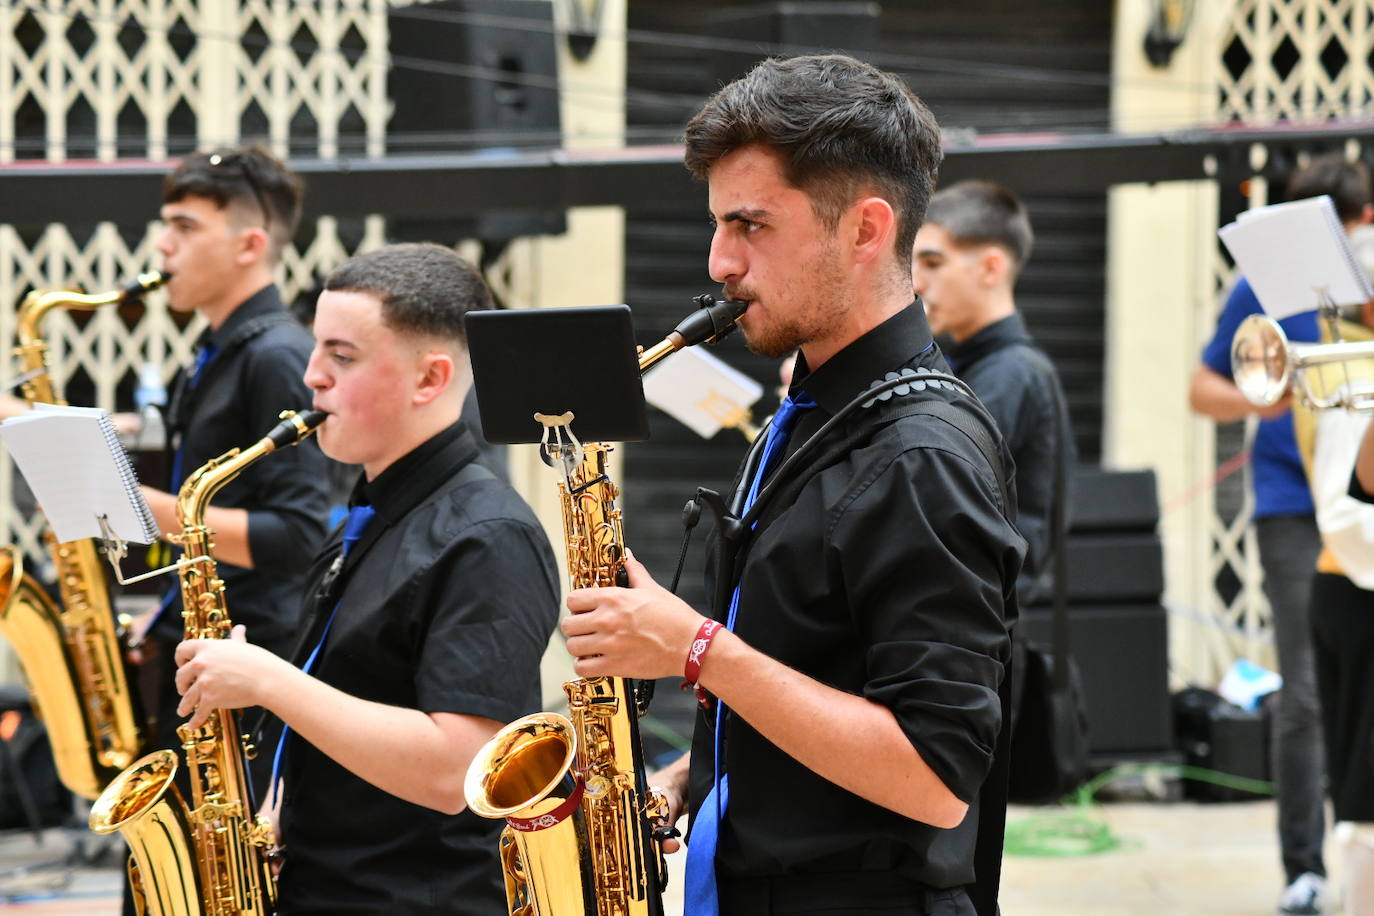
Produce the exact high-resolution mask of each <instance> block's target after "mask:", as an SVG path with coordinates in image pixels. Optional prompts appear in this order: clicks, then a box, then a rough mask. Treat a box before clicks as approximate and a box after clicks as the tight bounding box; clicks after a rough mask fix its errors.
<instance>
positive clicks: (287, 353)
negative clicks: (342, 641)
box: [156, 286, 329, 645]
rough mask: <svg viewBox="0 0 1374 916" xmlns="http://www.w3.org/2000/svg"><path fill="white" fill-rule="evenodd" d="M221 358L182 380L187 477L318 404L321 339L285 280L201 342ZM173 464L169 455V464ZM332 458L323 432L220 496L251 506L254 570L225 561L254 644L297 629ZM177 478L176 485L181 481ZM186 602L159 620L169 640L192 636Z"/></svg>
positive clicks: (180, 436)
mask: <svg viewBox="0 0 1374 916" xmlns="http://www.w3.org/2000/svg"><path fill="white" fill-rule="evenodd" d="M207 343H208V344H211V345H213V346H214V347H215V356H214V357H213V358H212V359H211V360H210V361H209V362H208V363H207V364H206V365H205V368H204V369H203V370H202V371H201V374H200V377H199V379H198V380H197V382H196V384H195V386H194V387H191V386H189V385H188V384H187V379H188V373H187V371H186V370H183V371H181V372H180V373H178V374H177V376H176V378H175V379H174V380H173V382H172V398H171V403H170V405H169V408H168V414H167V419H168V436H169V442H168V445H169V447H170V448H171V449H172V450H173V451H175V450H176V449H177V448H178V447H179V448H181V449H182V451H183V456H182V462H181V465H182V469H183V475H184V476H189V475H190V474H191V473H192V472H193V471H194V470H195V469H196V468H199V467H200V466H201V465H203V464H205V463H206V462H207V461H209V460H210V459H211V458H218V457H219V456H220V455H223V454H224V453H225V452H227V451H229V450H230V449H233V448H246V447H247V446H250V445H252V444H253V443H254V442H257V441H258V440H259V439H261V438H262V437H263V436H264V435H266V434H267V432H268V431H269V430H270V429H272V427H273V426H275V425H276V424H277V423H278V422H279V421H278V415H279V414H280V413H281V412H282V411H283V410H304V409H306V408H308V407H309V406H310V403H311V398H312V395H311V392H310V389H309V388H307V387H306V385H305V381H304V376H305V366H306V363H307V362H309V360H310V351H311V349H312V348H313V346H314V341H313V339H312V338H311V336H310V332H309V331H307V330H306V329H305V328H304V327H303V326H302V325H301V324H300V323H299V322H298V321H296V320H295V319H294V318H293V317H292V316H291V314H290V313H289V312H288V311H287V310H286V309H285V307H284V306H283V305H282V301H281V296H280V295H279V294H278V292H277V288H276V287H275V286H267V287H264V288H263V289H262V290H260V291H259V292H258V293H256V294H255V295H253V296H252V297H251V298H249V299H248V300H247V301H245V302H244V303H243V304H242V305H240V306H239V307H238V308H237V309H235V310H234V311H233V313H232V314H230V316H229V317H228V318H227V319H225V321H224V323H223V324H221V325H220V326H219V327H218V328H216V329H214V330H213V331H212V330H208V329H207V330H206V332H205V333H204V334H203V335H201V337H200V339H199V340H198V341H197V344H198V345H199V344H207ZM171 466H172V463H171V462H170V461H169V462H168V468H169V473H170V468H171ZM328 467H329V459H328V458H326V457H325V455H324V453H323V452H321V451H320V447H319V445H318V444H317V443H316V442H315V439H314V437H311V438H310V439H307V440H306V441H304V442H302V443H300V444H299V445H296V446H294V447H292V448H284V449H279V450H278V451H275V452H273V453H272V454H270V455H268V456H267V457H265V458H263V459H262V460H261V461H259V462H257V463H256V464H253V465H250V466H249V467H247V468H245V469H244V470H243V472H242V473H240V474H239V475H238V477H236V478H234V479H233V480H232V481H230V482H229V483H228V484H227V485H226V486H225V487H224V488H223V489H222V490H220V491H219V492H218V493H216V494H215V497H214V499H213V500H212V502H211V504H212V505H214V506H218V507H224V508H228V509H246V510H248V546H249V551H250V553H251V554H252V556H253V568H252V569H245V568H243V567H241V566H235V565H233V564H232V563H224V562H221V563H219V564H218V573H219V576H220V578H222V579H223V580H224V585H225V589H226V592H227V594H228V596H229V597H228V601H229V616H230V617H231V618H232V619H233V621H234V622H235V623H242V624H244V625H246V626H247V627H248V639H249V641H250V642H254V643H259V644H265V645H273V644H279V643H281V642H282V641H284V640H289V639H290V638H291V636H292V634H294V633H295V631H296V623H297V619H298V611H299V608H300V605H301V598H302V595H303V591H302V589H303V585H304V580H305V573H306V570H307V569H308V568H309V566H310V561H311V559H313V558H314V556H315V552H316V551H317V550H319V548H320V544H321V543H322V542H323V540H324V535H325V532H326V528H327V524H328V518H329V473H328ZM167 485H168V487H169V488H172V490H173V492H175V483H174V482H173V481H170V480H169V481H168V482H167ZM179 610H180V602H179V601H178V602H177V606H176V607H174V608H172V609H170V610H169V612H168V613H165V614H163V615H162V617H161V618H160V619H159V620H158V623H157V627H156V633H157V635H158V636H159V637H160V638H162V639H163V640H165V641H167V642H173V643H174V642H178V641H180V639H181V637H182V620H181V615H180V614H179V613H178V611H179Z"/></svg>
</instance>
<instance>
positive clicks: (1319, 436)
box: [1312, 409, 1374, 589]
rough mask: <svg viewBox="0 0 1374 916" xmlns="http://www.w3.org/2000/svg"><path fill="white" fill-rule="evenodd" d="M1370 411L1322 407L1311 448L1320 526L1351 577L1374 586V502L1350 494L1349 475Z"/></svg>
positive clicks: (1326, 540)
mask: <svg viewBox="0 0 1374 916" xmlns="http://www.w3.org/2000/svg"><path fill="white" fill-rule="evenodd" d="M1369 421H1370V417H1369V414H1368V413H1366V412H1354V411H1347V410H1341V409H1337V410H1323V411H1319V412H1318V413H1317V433H1316V445H1315V447H1314V448H1313V451H1312V501H1313V503H1314V504H1315V505H1316V512H1317V528H1318V529H1320V530H1321V535H1322V543H1323V544H1325V545H1326V546H1327V547H1328V548H1329V549H1330V550H1331V552H1332V553H1333V554H1335V556H1336V560H1337V561H1338V562H1339V563H1340V564H1341V569H1343V570H1344V571H1345V574H1346V576H1347V577H1348V578H1349V579H1350V581H1351V582H1354V583H1355V584H1356V585H1358V586H1359V587H1360V588H1364V589H1374V505H1371V504H1370V503H1364V502H1360V501H1359V500H1357V499H1355V498H1354V497H1352V496H1351V495H1350V492H1349V491H1350V475H1351V473H1352V472H1353V471H1354V469H1355V456H1356V455H1357V454H1359V451H1360V441H1361V439H1363V438H1364V431H1365V427H1367V426H1368V425H1369Z"/></svg>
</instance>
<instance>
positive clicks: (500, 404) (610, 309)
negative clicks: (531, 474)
mask: <svg viewBox="0 0 1374 916" xmlns="http://www.w3.org/2000/svg"><path fill="white" fill-rule="evenodd" d="M464 322H465V324H466V327H467V336H468V351H469V353H470V354H471V357H472V377H473V384H474V385H475V386H476V389H477V403H478V406H479V407H480V409H481V416H482V431H483V433H484V434H485V436H486V438H487V441H489V442H498V443H528V442H541V441H546V439H545V437H546V434H547V432H548V427H547V426H546V425H545V424H542V423H540V422H539V421H538V420H536V419H535V414H540V415H542V416H545V417H555V416H558V415H561V414H566V413H569V412H571V413H572V414H573V420H572V423H571V427H572V428H573V429H574V430H575V431H576V435H577V437H578V438H580V439H582V440H583V441H597V442H632V441H635V440H639V439H647V438H649V417H648V411H647V409H646V408H645V405H644V388H643V386H642V385H641V384H640V380H639V359H638V357H637V355H636V351H635V339H634V325H633V324H632V323H631V321H630V308H629V306H625V305H605V306H593V307H590V308H550V309H512V310H505V311H480V312H469V313H468V314H467V315H466V316H465V319H464Z"/></svg>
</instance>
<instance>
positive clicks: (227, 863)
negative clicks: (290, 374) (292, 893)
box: [90, 410, 326, 916]
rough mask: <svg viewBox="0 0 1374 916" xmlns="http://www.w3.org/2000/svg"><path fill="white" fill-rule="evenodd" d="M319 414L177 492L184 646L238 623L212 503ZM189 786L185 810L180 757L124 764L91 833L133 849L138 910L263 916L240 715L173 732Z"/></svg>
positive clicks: (263, 866) (259, 828) (264, 838)
mask: <svg viewBox="0 0 1374 916" xmlns="http://www.w3.org/2000/svg"><path fill="white" fill-rule="evenodd" d="M325 416H326V414H325V413H324V412H323V411H318V410H307V411H304V412H302V413H299V414H297V413H293V412H292V411H286V412H285V413H283V414H282V422H280V423H278V424H277V425H276V426H275V427H273V429H272V431H271V432H269V433H268V434H267V435H266V436H264V437H263V438H262V439H260V440H258V442H257V443H256V444H254V445H252V446H250V447H249V448H247V449H244V450H242V451H240V450H239V449H233V450H232V451H229V452H226V453H225V454H223V455H221V456H220V457H218V458H214V459H211V460H210V461H209V462H207V463H206V464H205V465H204V466H202V467H201V468H199V469H198V470H197V471H196V472H195V473H194V474H192V475H191V476H190V477H188V478H187V479H186V482H185V483H184V484H182V486H181V491H180V492H179V493H178V494H177V507H176V511H177V521H178V522H179V523H180V525H181V533H180V534H177V535H173V536H172V538H171V540H172V541H174V542H175V543H177V544H179V545H181V549H182V552H183V556H184V559H183V560H182V561H181V562H180V564H179V567H180V568H179V574H180V577H181V600H182V607H183V610H182V617H183V619H184V620H185V621H186V629H185V633H186V638H187V639H227V638H228V637H229V635H230V631H231V630H232V628H233V624H232V623H231V622H230V620H229V612H228V608H227V606H226V604H225V600H224V581H223V580H222V579H220V578H219V576H218V575H217V574H216V564H215V560H214V557H213V556H212V554H211V551H212V550H213V549H214V541H213V540H212V538H213V535H214V531H213V530H212V529H210V528H207V527H206V526H205V524H204V518H205V507H206V506H207V505H208V504H209V502H210V499H211V497H213V496H214V495H215V493H216V492H218V491H219V490H220V488H221V487H223V486H224V485H225V484H227V483H229V482H230V481H231V480H233V479H234V478H235V477H237V476H238V475H239V473H240V472H241V471H243V469H244V468H246V467H248V466H249V465H251V464H253V463H254V462H256V461H258V460H260V459H261V458H263V457H264V456H266V455H267V454H268V453H270V452H273V451H275V450H276V449H278V448H283V447H285V446H288V445H294V444H296V443H297V442H300V441H302V440H304V439H305V438H306V437H307V436H309V435H310V434H311V433H312V432H314V431H315V428H316V427H317V426H319V425H320V423H322V422H323V421H324V419H325ZM177 735H178V736H179V737H180V738H181V749H182V751H184V752H185V754H186V764H187V767H188V771H189V775H190V781H191V804H190V805H189V806H188V805H187V804H186V802H185V800H184V799H183V798H182V796H181V792H180V790H179V789H178V788H177V787H176V785H175V784H174V782H173V779H174V777H175V775H176V770H177V755H176V753H175V752H173V751H170V750H161V751H155V752H154V753H152V754H149V755H148V756H146V757H144V758H142V759H141V760H139V761H138V762H137V763H135V764H134V765H133V766H131V767H129V768H128V769H127V770H125V771H124V772H123V773H121V774H120V775H119V776H118V777H116V778H115V780H114V781H113V782H111V783H110V785H109V786H108V787H107V788H106V789H105V791H104V792H102V793H101V795H100V797H99V798H98V799H96V801H95V804H94V806H93V807H92V808H91V817H90V827H91V829H92V830H94V831H95V832H96V833H99V834H108V833H113V832H115V831H116V830H118V831H120V832H121V833H123V834H124V839H125V841H126V842H128V844H129V849H130V859H129V877H130V884H131V886H132V887H133V890H134V898H135V902H136V904H137V906H138V911H139V913H140V914H147V916H269V914H270V913H271V912H272V910H273V908H274V906H275V902H276V890H277V885H276V879H275V878H274V877H273V875H272V871H271V868H270V866H269V864H268V859H267V853H268V851H269V850H270V849H271V847H272V845H273V839H272V826H271V824H270V823H268V821H267V819H266V818H263V817H258V816H256V812H254V811H252V810H250V808H251V805H252V802H251V799H250V795H249V792H248V783H247V773H246V771H245V762H246V758H247V757H248V756H250V755H251V754H252V752H253V748H252V747H251V746H250V745H249V744H248V738H247V736H246V735H244V736H241V735H240V734H239V729H238V711H237V710H232V709H219V710H216V711H215V713H214V714H213V715H212V716H211V717H210V719H209V721H207V722H206V723H205V724H204V725H203V726H201V727H200V728H197V729H191V728H188V727H186V726H184V725H183V726H182V727H180V728H178V729H177Z"/></svg>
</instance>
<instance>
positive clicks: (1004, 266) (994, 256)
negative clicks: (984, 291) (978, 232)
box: [978, 245, 1011, 286]
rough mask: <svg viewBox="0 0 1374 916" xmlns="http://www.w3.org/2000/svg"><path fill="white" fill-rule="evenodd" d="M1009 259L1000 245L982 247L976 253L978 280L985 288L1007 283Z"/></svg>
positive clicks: (1009, 268) (1009, 269) (1009, 270)
mask: <svg viewBox="0 0 1374 916" xmlns="http://www.w3.org/2000/svg"><path fill="white" fill-rule="evenodd" d="M1010 272H1011V258H1010V257H1008V255H1007V252H1006V251H1005V250H1004V249H1003V248H1002V246H1001V245H984V246H983V248H982V250H981V251H979V252H978V279H979V280H981V281H982V282H983V283H984V285H986V286H1000V285H1001V284H1003V283H1006V282H1008V277H1009V274H1010Z"/></svg>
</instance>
